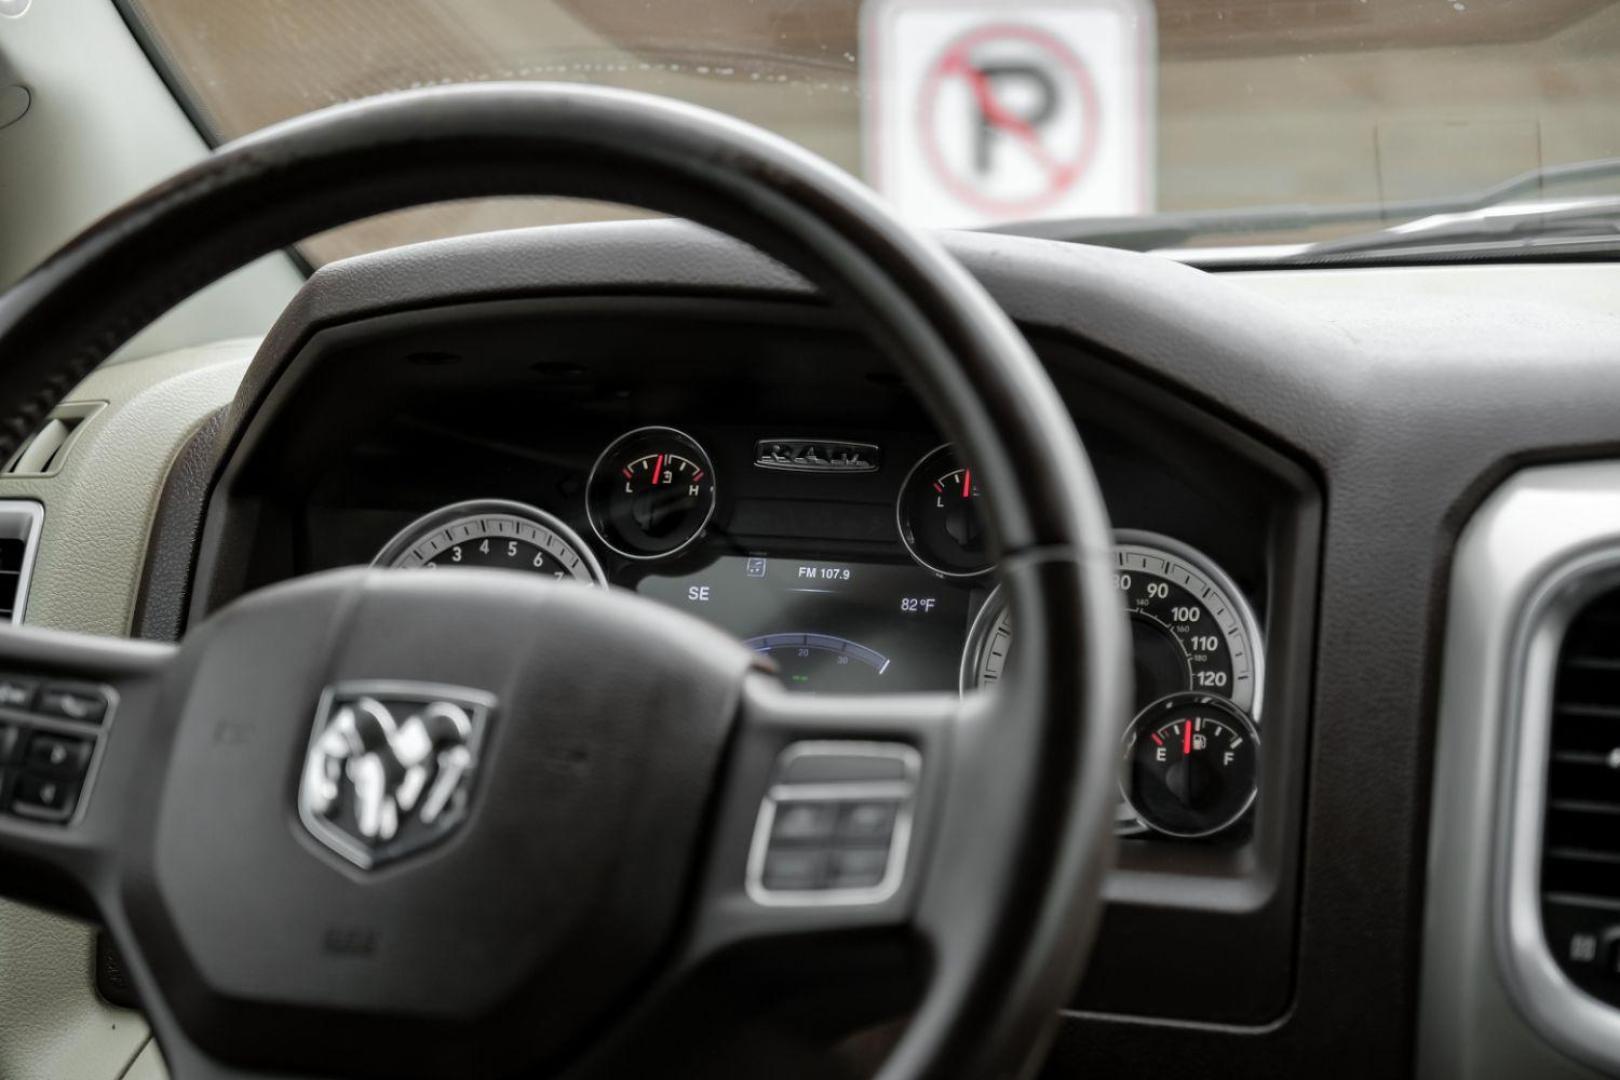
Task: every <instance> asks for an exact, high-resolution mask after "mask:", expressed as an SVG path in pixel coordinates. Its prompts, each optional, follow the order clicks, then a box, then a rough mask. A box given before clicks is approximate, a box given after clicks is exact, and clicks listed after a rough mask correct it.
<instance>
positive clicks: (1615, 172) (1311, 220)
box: [985, 157, 1620, 251]
mask: <svg viewBox="0 0 1620 1080" xmlns="http://www.w3.org/2000/svg"><path fill="white" fill-rule="evenodd" d="M1613 177H1620V157H1612V158H1594V159H1592V160H1590V161H1578V162H1572V163H1570V164H1565V165H1549V166H1546V167H1545V168H1540V169H1532V170H1530V171H1529V172H1523V173H1520V174H1518V175H1517V176H1512V177H1509V178H1508V179H1506V180H1503V181H1502V182H1500V183H1497V184H1492V185H1490V186H1489V187H1484V188H1478V189H1476V190H1474V191H1467V192H1460V193H1458V194H1456V195H1446V196H1439V197H1436V198H1430V199H1400V200H1395V201H1393V202H1375V203H1342V204H1338V205H1332V204H1325V205H1321V204H1314V203H1305V204H1289V205H1279V206H1258V207H1244V208H1234V209H1230V210H1208V211H1204V210H1199V211H1186V212H1176V213H1164V214H1142V215H1139V216H1136V217H1089V218H1062V219H1054V220H1048V221H1024V222H1014V223H1012V224H1008V225H995V226H990V227H989V228H987V229H986V230H985V231H987V232H1000V233H1011V234H1013V235H1016V236H1032V237H1037V238H1040V239H1045V240H1063V241H1068V242H1071V243H1077V244H1096V245H1099V246H1102V247H1115V248H1124V249H1126V250H1129V251H1154V250H1157V249H1159V248H1170V247H1181V246H1184V245H1186V244H1188V243H1190V242H1191V241H1193V240H1197V239H1200V238H1205V237H1210V236H1222V235H1237V234H1252V233H1271V232H1294V231H1299V230H1305V229H1315V228H1321V227H1323V226H1329V225H1358V224H1367V223H1371V222H1386V223H1395V222H1409V221H1412V220H1414V219H1419V218H1428V217H1435V216H1437V215H1443V214H1467V213H1471V212H1474V211H1478V210H1485V209H1489V208H1491V207H1494V206H1499V205H1501V204H1502V203H1505V202H1508V201H1510V200H1513V199H1518V198H1523V197H1525V196H1528V195H1538V194H1542V193H1544V192H1545V191H1546V190H1547V189H1548V188H1553V187H1562V186H1566V185H1569V184H1579V183H1584V182H1587V181H1591V180H1605V179H1609V178H1613Z"/></svg>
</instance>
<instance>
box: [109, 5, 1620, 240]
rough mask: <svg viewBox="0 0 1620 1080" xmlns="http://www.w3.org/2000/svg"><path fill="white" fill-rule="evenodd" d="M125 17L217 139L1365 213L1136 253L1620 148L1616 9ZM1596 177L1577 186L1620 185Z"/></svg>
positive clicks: (1132, 207)
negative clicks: (414, 124) (356, 126)
mask: <svg viewBox="0 0 1620 1080" xmlns="http://www.w3.org/2000/svg"><path fill="white" fill-rule="evenodd" d="M131 3H132V6H133V10H132V14H133V15H134V16H135V18H136V20H137V23H138V25H140V26H142V27H143V28H144V29H145V30H146V31H147V36H148V38H149V40H150V41H151V43H152V45H153V46H154V48H155V50H156V52H157V54H158V55H159V57H160V58H161V59H162V60H163V62H164V64H165V66H166V67H167V69H168V70H169V71H170V73H171V74H172V76H173V78H174V81H175V83H176V84H177V88H178V90H179V92H180V93H181V94H182V95H183V96H184V97H186V98H187V99H188V104H189V105H190V107H191V108H192V109H193V112H194V114H195V115H196V116H197V117H198V118H199V122H200V123H201V124H202V125H203V126H204V127H205V128H206V129H207V132H208V134H209V135H210V136H212V137H213V138H215V139H217V140H220V141H224V140H228V139H231V138H234V137H236V136H239V135H242V134H245V133H247V132H251V131H253V130H255V129H257V128H260V127H263V126H264V125H266V124H270V123H274V122H275V121H278V120H282V119H285V118H287V117H290V116H295V115H297V114H299V113H303V112H306V111H309V110H312V109H318V108H321V107H323V106H326V105H330V104H333V103H336V102H341V101H347V100H351V99H354V98H359V97H364V96H367V95H371V94H376V93H380V92H384V91H388V90H397V89H403V88H409V87H420V86H430V85H437V84H444V83H457V82H476V81H490V80H510V79H544V80H561V81H567V82H580V83H590V84H596V85H606V86H620V87H630V88H634V89H637V90H646V91H652V92H655V93H660V94H666V95H670V96H673V97H677V98H681V99H684V100H687V101H691V102H695V103H697V104H700V105H705V106H708V107H709V108H713V109H718V110H720V111H723V112H726V113H730V114H732V115H734V116H738V117H741V118H743V119H746V120H749V121H752V122H753V123H756V124H760V125H762V126H764V127H766V128H769V129H772V130H774V131H776V132H779V133H781V134H783V135H785V136H787V137H788V138H790V139H792V140H794V141H795V142H798V143H801V144H803V145H804V146H806V147H808V148H810V149H811V150H813V151H815V152H816V153H818V154H821V155H823V156H825V157H827V158H829V159H830V160H832V161H833V162H835V163H837V164H838V165H840V166H842V167H843V168H845V169H847V170H848V171H850V172H851V173H853V174H854V175H856V176H858V177H860V178H862V179H863V180H865V181H866V182H867V183H869V184H871V185H872V186H873V187H874V188H876V189H877V190H878V191H879V192H880V193H881V194H883V195H884V196H886V197H887V198H888V199H890V200H891V202H892V203H893V204H894V205H895V206H896V207H897V208H898V209H899V210H900V211H901V212H902V213H903V214H904V215H905V216H907V217H908V218H910V219H911V220H913V221H914V222H916V223H918V224H921V225H929V226H967V227H976V226H996V225H1003V224H1005V223H1008V222H1030V221H1047V222H1052V221H1063V222H1069V221H1075V220H1079V221H1084V222H1087V223H1088V225H1087V227H1086V228H1085V229H1078V230H1075V234H1076V235H1078V236H1080V237H1082V238H1085V237H1089V236H1090V235H1091V233H1092V231H1094V229H1095V226H1096V223H1098V222H1109V221H1134V220H1137V219H1141V218H1142V217H1143V215H1156V214H1157V215H1162V214H1164V213H1166V212H1170V213H1191V212H1201V211H1215V210H1221V211H1225V210H1232V209H1235V208H1279V207H1284V208H1291V209H1294V210H1298V209H1299V208H1301V207H1305V208H1317V207H1341V208H1342V207H1355V208H1357V212H1356V213H1352V214H1341V215H1340V216H1341V217H1347V218H1349V219H1351V220H1336V219H1334V218H1332V217H1312V216H1310V215H1303V216H1302V215H1298V214H1296V215H1294V216H1292V217H1288V216H1286V215H1285V216H1284V217H1282V218H1272V217H1270V216H1268V215H1266V214H1261V215H1252V216H1250V217H1246V218H1245V217H1241V216H1240V217H1237V218H1232V219H1227V220H1223V221H1222V222H1221V223H1220V225H1221V227H1220V228H1219V229H1216V230H1211V229H1208V228H1206V227H1204V226H1203V225H1200V227H1198V228H1191V229H1187V230H1185V231H1184V233H1182V234H1179V235H1178V234H1176V233H1174V232H1171V233H1167V234H1164V235H1163V240H1162V242H1148V243H1145V244H1144V245H1142V246H1149V247H1177V246H1182V245H1197V244H1205V245H1222V246H1226V247H1235V246H1237V245H1281V244H1289V243H1292V244H1298V243H1300V242H1301V241H1321V240H1323V239H1330V238H1333V237H1335V236H1342V235H1345V234H1349V233H1361V232H1365V231H1366V230H1367V229H1368V227H1369V223H1370V224H1374V225H1383V226H1389V225H1396V224H1399V223H1401V222H1402V221H1411V220H1413V219H1414V218H1418V217H1421V216H1422V213H1421V210H1422V208H1423V207H1424V206H1425V205H1426V204H1427V201H1432V200H1436V199H1443V198H1446V197H1451V196H1456V195H1458V194H1459V193H1467V192H1477V191H1480V190H1484V189H1489V188H1491V187H1492V185H1497V184H1500V183H1501V182H1502V181H1504V180H1506V179H1508V178H1510V177H1522V176H1525V175H1531V176H1536V175H1540V174H1542V173H1544V172H1545V170H1547V169H1548V168H1549V167H1553V166H1559V165H1563V164H1568V163H1575V162H1584V161H1590V160H1591V159H1595V158H1609V157H1616V156H1620V121H1617V119H1616V117H1620V62H1617V60H1620V10H1617V7H1616V5H1615V4H1612V3H1607V2H1597V0H1536V2H1534V3H1528V2H1524V0H1266V2H1255V0H1231V2H1215V0H1159V3H1157V4H1156V5H1155V4H1153V3H1152V2H1151V0H977V2H975V0H866V2H865V3H857V2H851V0H658V2H649V0H460V2H457V3H454V4H451V3H445V2H443V0H342V2H330V3H301V2H288V0H231V2H230V3H220V2H219V0H131ZM1617 171H1620V168H1617ZM1580 175H1581V177H1582V179H1581V181H1580V183H1579V184H1577V185H1574V190H1573V191H1571V190H1570V189H1569V186H1568V185H1565V186H1560V187H1559V189H1558V191H1557V192H1556V194H1557V195H1558V196H1559V197H1560V198H1565V199H1567V198H1568V197H1570V196H1571V195H1581V194H1593V193H1607V192H1612V191H1614V189H1615V187H1616V184H1620V180H1614V179H1605V178H1604V176H1602V175H1599V176H1596V177H1591V176H1588V175H1587V174H1585V173H1582V174H1580ZM1538 186H1539V185H1538V184H1531V185H1529V191H1528V195H1529V196H1530V197H1531V198H1532V199H1534V198H1535V197H1537V195H1538V192H1537V190H1536V189H1537V188H1538ZM1524 188H1525V185H1523V184H1520V185H1518V187H1517V188H1516V189H1515V190H1516V192H1517V196H1516V197H1523V196H1524V195H1525V194H1526V192H1525V191H1524ZM1442 209H1443V207H1442ZM626 213H627V211H625V210H623V209H621V208H614V207H603V206H594V205H585V204H580V203H569V202H565V201H562V200H545V201H541V200H524V201H515V200H491V201H483V202H478V203H465V204H455V205H451V206H441V207H434V208H429V209H426V210H420V211H412V212H409V213H406V214H399V215H389V216H387V217H383V218H378V219H374V220H372V221H370V222H364V223H361V224H359V225H356V226H351V227H349V228H345V229H343V230H340V231H338V232H335V233H332V234H327V235H324V236H321V237H316V238H314V239H313V240H311V241H309V242H307V243H306V244H305V246H304V251H305V254H306V256H307V257H308V258H309V259H310V261H311V262H313V263H316V264H319V263H322V262H325V261H328V260H330V259H333V258H338V257H342V256H345V255H349V254H353V253H356V252H360V251H366V250H372V249H376V248H380V247H388V246H393V245H396V244H400V243H406V242H410V241H413V240H418V239H425V238H429V237H434V236H443V235H449V234H455V233H463V232H473V231H483V230H489V229H497V228H509V227H515V226H522V225H531V224H542V223H552V222H561V221H578V220H591V219H598V218H603V217H616V216H624V215H625V214H626ZM1582 220H1583V221H1584V220H1585V219H1584V217H1583V219H1582ZM1577 227H1582V226H1579V225H1571V224H1570V223H1569V222H1565V223H1564V224H1563V229H1564V230H1565V231H1566V232H1567V231H1570V230H1571V229H1573V228H1577ZM1153 235H1159V234H1157V233H1154V234H1153Z"/></svg>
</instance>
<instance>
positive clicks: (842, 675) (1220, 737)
mask: <svg viewBox="0 0 1620 1080" xmlns="http://www.w3.org/2000/svg"><path fill="white" fill-rule="evenodd" d="M725 449H727V450H735V448H730V447H728V448H725ZM907 458H908V459H907V460H903V461H885V460H884V447H883V446H882V445H880V444H879V443H877V442H855V441H847V440H842V439H804V438H761V439H757V440H756V441H755V442H754V446H753V452H752V454H751V455H749V456H748V457H746V458H745V457H743V456H742V455H741V454H738V453H735V452H732V453H726V454H723V455H719V460H722V461H726V462H737V461H750V462H751V469H749V471H750V472H752V471H753V470H763V474H755V475H754V477H751V478H750V479H751V480H757V479H758V477H759V476H760V475H765V476H767V477H768V476H769V475H770V474H773V473H797V474H801V475H802V476H813V477H817V478H824V479H825V486H824V487H823V488H820V489H818V495H817V497H816V498H813V499H812V498H801V499H800V500H799V502H798V505H800V506H801V507H805V508H808V509H807V511H806V512H809V513H812V514H813V513H815V512H816V508H817V507H818V506H820V507H822V508H823V509H825V508H826V507H827V506H835V505H837V503H838V502H839V500H840V480H841V479H842V480H843V481H844V482H845V483H846V484H852V483H854V482H855V481H857V480H858V481H860V482H861V483H863V484H864V485H865V487H863V489H862V490H863V491H865V492H866V493H867V497H868V498H870V497H871V493H872V492H874V491H877V492H880V493H882V492H888V495H889V498H891V499H892V507H893V518H892V520H893V534H892V536H889V537H881V536H870V535H862V536H858V537H850V538H848V542H845V538H841V537H836V536H834V537H828V536H826V535H825V534H824V533H825V530H821V534H820V535H817V536H816V537H815V538H814V539H811V538H807V537H794V536H792V535H791V534H785V535H784V536H783V538H782V539H781V540H780V541H778V542H772V543H768V544H766V543H760V542H758V541H757V540H753V539H750V538H749V537H748V535H747V534H746V532H745V531H743V530H741V529H739V528H737V527H735V526H736V522H735V521H734V520H733V518H735V517H740V516H741V512H740V510H739V508H738V505H737V503H740V502H741V501H742V500H737V501H736V502H735V503H728V497H727V494H726V493H727V490H728V489H727V484H728V482H729V481H730V480H731V478H728V477H727V476H725V475H723V473H722V472H721V471H720V470H718V469H717V467H716V464H715V462H716V460H717V458H716V457H715V456H711V455H710V453H709V451H708V450H707V449H706V448H705V447H704V446H703V445H702V444H701V443H700V442H699V441H698V440H697V439H696V438H694V437H693V436H692V435H690V434H688V433H686V432H685V431H682V430H680V429H677V428H675V427H670V426H665V425H648V426H641V427H636V428H634V429H632V430H629V431H626V432H624V433H623V434H621V435H619V436H617V437H616V438H614V439H612V441H611V442H609V443H607V444H606V445H605V446H604V447H603V448H602V449H601V450H600V452H599V453H597V454H596V456H595V459H594V463H593V464H592V466H591V467H590V470H589V473H588V474H587V475H586V476H585V477H583V480H582V482H581V483H579V484H577V485H576V490H577V492H578V496H577V499H578V502H577V505H569V506H562V505H559V506H554V507H550V508H542V507H539V506H535V505H531V504H529V503H525V502H520V501H513V500H509V499H504V498H494V497H491V498H479V499H476V500H471V501H463V502H457V503H453V504H450V505H447V506H443V507H440V508H438V509H436V510H433V511H432V512H430V513H428V514H426V515H425V516H423V517H421V518H419V519H417V520H416V521H414V522H412V523H411V524H409V525H408V526H406V527H405V528H404V529H402V530H401V531H399V532H398V533H397V535H395V536H394V537H393V538H392V539H391V540H389V541H388V543H387V544H386V545H385V546H383V547H382V548H381V550H379V551H378V552H377V554H376V557H375V560H374V563H375V565H378V566H383V567H397V568H402V569H440V568H447V567H457V566H477V567H496V568H506V569H511V570H514V571H522V572H527V573H538V574H546V575H550V576H551V577H553V578H555V579H557V580H559V581H564V582H571V583H575V584H581V585H586V586H591V587H598V588H607V587H610V586H612V587H620V588H629V589H634V590H635V591H637V592H640V593H642V594H644V595H646V596H648V597H650V598H653V599H656V600H659V601H661V602H664V603H667V604H669V605H671V606H673V607H678V608H681V609H683V610H686V611H688V612H689V613H692V614H695V615H697V616H699V617H701V618H703V619H705V620H706V621H709V622H711V623H714V624H716V625H718V626H720V627H722V628H723V629H726V630H727V631H729V632H731V633H732V634H734V635H736V636H737V637H738V638H740V639H741V640H743V641H744V643H745V644H747V645H748V646H749V647H750V648H752V649H754V650H756V651H757V652H759V653H761V654H762V655H765V656H767V657H769V658H770V660H771V661H773V666H774V668H775V670H776V671H777V673H778V675H779V677H780V678H781V679H782V681H783V683H784V685H786V686H787V688H788V689H790V690H795V691H800V692H808V693H849V692H857V693H873V692H894V691H926V690H936V691H937V690H953V691H959V692H961V693H977V692H984V691H993V688H994V687H995V686H996V684H997V683H999V682H1001V681H1002V680H1003V679H1013V678H1017V677H1018V669H1017V665H1016V664H1015V663H1010V661H1012V660H1013V658H1014V657H1015V656H1016V650H1017V642H1016V640H1015V636H1014V629H1013V626H1014V624H1013V619H1012V612H1011V611H1010V610H1009V609H1008V606H1007V604H1006V602H1005V599H1004V597H1003V595H1002V592H1001V590H1000V589H999V588H998V587H997V585H996V582H995V577H994V566H993V562H992V559H991V556H990V551H989V547H988V544H987V536H986V532H985V528H984V522H983V517H982V515H981V513H980V506H981V505H982V504H981V502H980V500H981V499H982V498H983V497H984V490H983V487H982V484H981V482H980V480H979V478H978V477H977V476H976V475H975V473H974V470H973V467H972V463H971V462H970V461H967V460H964V459H963V458H962V457H961V456H960V455H959V454H958V453H957V452H956V450H955V448H954V447H952V446H950V445H942V446H937V447H934V448H933V449H930V450H927V451H926V452H924V453H921V454H920V456H917V455H911V454H908V455H907ZM885 477H895V478H898V479H897V480H889V481H888V482H887V485H888V486H883V484H882V483H881V482H882V481H883V480H884V478H885ZM874 484H877V485H878V486H876V487H874V486H873V485H874ZM751 486H752V487H753V488H758V487H760V486H761V485H759V484H758V483H753V484H752V485H751ZM764 486H765V487H766V489H768V488H769V484H766V485H764ZM487 494H489V495H491V496H495V495H500V494H502V493H501V492H489V493H487ZM784 501H786V500H784ZM569 518H571V519H572V520H574V521H575V522H576V523H579V522H583V525H584V527H582V528H575V527H573V526H571V525H570V524H569V523H568V520H566V519H569ZM1118 540H1119V544H1118V548H1117V550H1116V554H1115V558H1116V563H1117V567H1116V571H1115V574H1114V585H1115V587H1116V589H1117V590H1118V594H1119V602H1120V604H1121V605H1122V606H1123V608H1124V610H1125V612H1126V614H1127V616H1128V617H1129V620H1130V627H1131V633H1132V640H1133V645H1134V650H1135V652H1134V678H1135V689H1136V695H1135V700H1136V709H1137V715H1136V717H1135V719H1134V720H1133V721H1132V722H1131V723H1130V724H1129V725H1128V726H1127V727H1126V729H1125V731H1124V733H1123V735H1122V742H1121V751H1120V777H1121V795H1122V799H1121V804H1120V810H1119V828H1120V831H1122V832H1127V833H1130V832H1146V833H1149V834H1152V835H1159V836H1165V837H1176V838H1202V837H1210V836H1217V835H1222V834H1227V835H1229V834H1231V833H1233V832H1235V831H1237V827H1238V826H1240V824H1241V823H1242V822H1243V821H1244V820H1245V818H1246V816H1247V814H1248V812H1249V809H1250V806H1251V804H1252V803H1253V801H1254V798H1255V794H1256V791H1257V785H1258V770H1257V762H1258V759H1259V755H1258V745H1259V739H1260V734H1259V732H1260V728H1259V723H1260V718H1261V707H1262V696H1263V685H1264V667H1265V656H1264V646H1263V641H1262V637H1261V630H1260V625H1259V622H1258V619H1257V618H1256V615H1255V613H1254V610H1253V609H1252V607H1251V605H1250V602H1249V598H1248V597H1247V596H1246V595H1245V593H1244V591H1243V590H1242V589H1240V588H1239V587H1238V585H1237V584H1236V583H1235V582H1234V581H1233V579H1232V578H1231V577H1230V576H1229V575H1228V574H1227V573H1226V572H1225V571H1224V570H1223V569H1222V568H1221V567H1220V566H1219V565H1218V564H1216V563H1215V562H1214V560H1213V559H1211V558H1209V557H1208V556H1207V555H1205V554H1203V553H1202V552H1200V551H1199V550H1198V549H1196V548H1194V547H1192V546H1190V545H1189V544H1187V543H1185V542H1183V541H1180V540H1177V539H1175V538H1173V537H1170V536H1167V535H1164V534H1163V533H1159V532H1148V531H1140V530H1128V529H1127V530H1121V531H1120V532H1119V533H1118Z"/></svg>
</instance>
